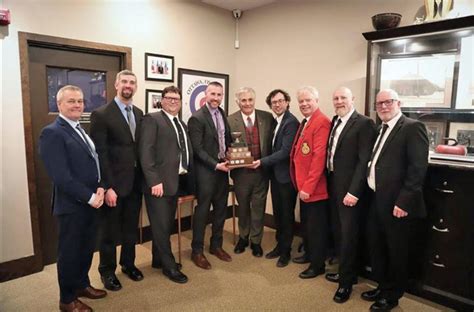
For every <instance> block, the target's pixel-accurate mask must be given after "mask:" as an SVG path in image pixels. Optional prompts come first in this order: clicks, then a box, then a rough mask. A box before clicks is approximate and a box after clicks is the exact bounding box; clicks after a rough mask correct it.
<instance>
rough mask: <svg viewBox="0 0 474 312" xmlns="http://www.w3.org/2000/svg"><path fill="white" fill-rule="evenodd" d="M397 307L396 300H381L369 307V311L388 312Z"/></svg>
mask: <svg viewBox="0 0 474 312" xmlns="http://www.w3.org/2000/svg"><path fill="white" fill-rule="evenodd" d="M397 305H398V300H388V299H385V298H381V299H379V300H377V301H375V302H374V303H373V304H372V305H371V306H370V311H390V310H392V309H393V308H395V307H396V306H397Z"/></svg>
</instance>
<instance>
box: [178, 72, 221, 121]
mask: <svg viewBox="0 0 474 312" xmlns="http://www.w3.org/2000/svg"><path fill="white" fill-rule="evenodd" d="M212 81H217V82H219V83H221V84H222V85H223V86H224V94H223V98H222V103H221V107H222V109H223V110H224V111H225V113H226V115H228V107H229V75H227V74H219V73H211V72H205V71H200V70H194V69H186V68H178V87H179V88H180V89H181V93H182V94H183V99H182V103H183V107H182V108H181V118H182V119H183V121H184V122H185V123H187V122H188V119H189V117H191V115H192V114H193V113H194V112H195V111H197V110H198V109H199V108H201V106H203V105H205V104H206V97H205V91H206V88H207V85H208V84H209V83H210V82H212Z"/></svg>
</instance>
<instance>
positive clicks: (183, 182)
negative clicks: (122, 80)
mask: <svg viewBox="0 0 474 312" xmlns="http://www.w3.org/2000/svg"><path fill="white" fill-rule="evenodd" d="M161 107H162V110H161V111H160V112H155V113H151V114H148V115H146V116H145V117H144V118H143V122H142V128H141V136H140V141H139V155H140V164H141V167H142V169H143V175H144V176H145V183H144V185H145V202H146V208H147V212H148V217H149V219H150V224H151V231H152V234H153V244H154V245H155V247H156V249H157V252H158V254H157V255H156V256H157V257H159V260H160V265H161V267H162V268H163V274H164V275H165V276H167V277H168V278H169V279H170V280H171V281H173V282H176V283H186V282H187V281H188V278H187V276H186V275H184V274H183V273H182V272H181V270H180V266H179V265H178V264H177V263H176V261H175V258H174V256H173V253H172V252H171V243H170V235H171V231H172V229H173V226H174V220H175V214H176V205H177V202H178V196H182V195H187V194H192V193H193V192H194V180H193V176H192V174H191V173H192V169H193V168H192V167H193V162H192V159H193V149H192V146H191V141H190V139H189V136H188V134H187V129H186V126H185V124H184V122H183V121H182V120H181V119H180V118H179V116H178V114H179V111H180V109H181V91H180V90H179V89H178V88H176V87H175V86H170V87H167V88H165V89H163V97H162V100H161ZM155 261H158V259H155Z"/></svg>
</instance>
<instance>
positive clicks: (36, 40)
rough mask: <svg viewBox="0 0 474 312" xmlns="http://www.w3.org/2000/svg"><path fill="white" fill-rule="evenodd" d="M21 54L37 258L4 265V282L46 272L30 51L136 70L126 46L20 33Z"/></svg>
mask: <svg viewBox="0 0 474 312" xmlns="http://www.w3.org/2000/svg"><path fill="white" fill-rule="evenodd" d="M18 42H19V52H20V74H21V94H22V102H23V124H24V133H25V150H26V171H27V180H28V194H29V204H30V219H31V228H32V234H33V255H32V256H28V257H24V258H20V259H15V260H11V261H8V262H4V263H0V272H1V273H2V274H0V282H4V281H7V280H11V279H14V278H18V277H21V276H25V275H28V274H32V273H35V272H39V271H41V270H42V269H43V260H42V254H41V237H40V236H41V234H40V227H39V211H38V202H39V200H38V197H37V196H38V193H37V190H36V187H37V186H36V174H35V163H34V160H35V157H34V151H33V142H34V141H33V128H32V120H31V99H30V77H29V61H30V56H29V53H28V48H29V47H30V46H41V47H45V48H51V49H57V50H66V51H79V52H84V53H91V54H106V55H113V56H118V57H119V58H120V60H121V62H120V63H121V64H120V67H121V69H130V70H131V69H132V49H131V48H129V47H124V46H117V45H112V44H104V43H97V42H91V41H83V40H76V39H68V38H61V37H53V36H47V35H41V34H34V33H28V32H18Z"/></svg>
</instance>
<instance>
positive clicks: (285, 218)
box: [270, 175, 297, 255]
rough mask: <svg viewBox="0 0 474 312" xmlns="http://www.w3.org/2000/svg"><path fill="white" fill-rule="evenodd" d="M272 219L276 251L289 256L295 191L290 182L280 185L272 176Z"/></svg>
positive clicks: (293, 220) (292, 231)
mask: <svg viewBox="0 0 474 312" xmlns="http://www.w3.org/2000/svg"><path fill="white" fill-rule="evenodd" d="M270 188H271V192H272V206H273V217H274V220H275V226H276V240H277V250H278V251H279V252H280V254H288V255H289V254H290V252H291V244H292V242H293V233H294V223H295V204H296V195H297V194H296V190H295V188H294V187H293V184H292V183H291V182H288V183H280V182H278V181H277V180H276V178H275V176H273V175H272V177H271V180H270Z"/></svg>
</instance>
